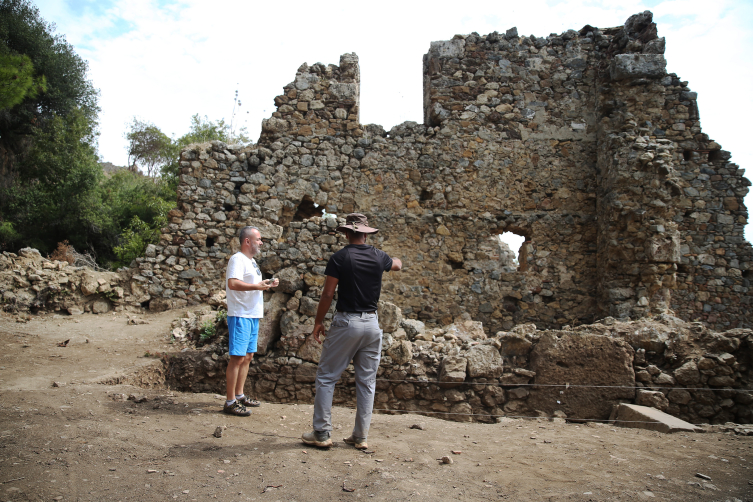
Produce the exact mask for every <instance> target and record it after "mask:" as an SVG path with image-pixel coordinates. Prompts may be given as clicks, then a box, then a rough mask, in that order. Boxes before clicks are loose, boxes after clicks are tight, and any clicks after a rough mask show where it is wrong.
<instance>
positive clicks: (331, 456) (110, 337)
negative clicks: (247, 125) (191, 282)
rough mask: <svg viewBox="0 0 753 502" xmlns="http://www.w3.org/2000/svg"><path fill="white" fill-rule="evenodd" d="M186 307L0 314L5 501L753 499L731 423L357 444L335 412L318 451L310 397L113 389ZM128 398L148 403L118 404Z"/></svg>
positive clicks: (752, 460) (139, 367)
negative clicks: (246, 402) (238, 405)
mask: <svg viewBox="0 0 753 502" xmlns="http://www.w3.org/2000/svg"><path fill="white" fill-rule="evenodd" d="M179 314H180V313H179V312H176V311H173V312H166V313H162V314H155V315H146V316H142V318H144V319H146V320H148V321H149V324H143V325H127V324H126V317H125V315H123V314H118V315H112V314H108V315H99V316H97V315H92V314H84V315H82V316H77V317H71V316H57V315H51V314H45V315H40V316H32V320H31V321H29V322H27V323H18V322H16V320H15V316H10V315H6V314H4V315H3V316H0V340H1V341H2V346H3V348H4V350H3V351H2V352H3V353H2V357H1V358H0V391H1V395H0V501H5V500H63V501H65V500H80V501H90V500H91V501H95V500H113V501H118V500H123V501H125V500H145V501H151V500H172V499H176V500H183V501H194V500H215V499H216V500H228V501H236V500H237V501H245V500H259V501H264V500H267V501H278V500H280V501H282V500H284V501H293V500H295V501H308V500H311V501H319V500H322V501H324V500H327V501H330V500H344V501H353V500H369V499H373V500H460V499H463V500H515V501H517V500H534V501H537V500H573V501H588V500H592V501H602V500H649V499H654V500H676V501H694V500H698V501H716V500H718V501H734V500H735V499H738V500H742V501H753V470H752V469H751V467H753V437H739V436H735V435H732V434H731V433H725V434H722V433H707V434H673V435H665V434H660V433H656V432H650V431H645V430H638V429H622V428H614V427H612V426H609V425H606V424H588V425H585V424H571V423H564V422H551V421H547V420H543V419H541V420H512V419H510V420H505V421H504V422H502V423H498V424H494V425H485V424H476V423H462V424H460V423H455V422H447V421H443V420H440V419H435V418H428V417H424V416H415V415H399V416H390V415H374V419H373V422H372V428H371V433H370V436H369V447H370V448H369V450H367V453H362V452H359V451H356V450H354V449H353V448H352V447H349V446H347V445H345V444H344V443H342V442H341V438H343V437H345V436H347V435H348V434H349V428H350V427H351V424H352V419H353V411H352V410H349V409H346V408H336V409H335V410H334V412H333V421H334V424H335V428H336V430H335V431H334V436H333V439H336V440H337V442H336V446H335V447H333V448H331V449H329V450H319V449H316V448H311V447H306V446H304V445H302V444H301V443H300V441H299V439H298V438H299V437H300V435H301V433H302V432H305V431H307V430H309V428H310V427H311V414H312V406H310V405H280V404H269V403H263V405H262V407H261V408H257V409H254V414H253V415H252V416H251V417H229V416H227V415H223V414H222V413H220V409H221V406H222V404H223V399H224V398H223V397H222V396H219V395H216V394H184V393H179V392H172V391H170V390H169V389H165V388H159V387H156V388H155V387H153V388H144V387H136V386H130V385H123V384H118V385H114V384H113V382H136V381H139V382H141V383H142V384H143V385H148V384H149V383H150V381H151V382H154V381H156V377H157V375H158V372H159V368H160V366H159V365H160V362H159V360H158V359H155V358H152V357H145V354H146V353H147V352H149V353H155V352H165V351H177V350H181V348H180V347H176V346H173V345H170V344H168V339H167V333H168V331H169V330H168V328H169V326H170V322H171V321H172V320H173V319H175V318H177V317H178V315H179ZM65 340H70V341H69V342H68V345H67V346H66V347H59V346H58V343H60V342H63V341H65ZM133 375H138V376H137V377H133ZM53 382H57V383H58V384H59V385H61V386H60V387H53ZM108 382H109V383H108ZM62 384H64V385H62ZM131 394H134V395H135V396H139V397H145V398H146V400H145V401H143V402H139V403H137V402H134V401H133V400H118V399H124V398H125V395H131ZM419 423H420V424H423V426H424V430H419V429H411V428H410V427H411V425H413V424H419ZM218 426H221V427H226V429H224V431H223V434H222V437H221V438H217V437H214V435H213V433H214V432H215V429H216V428H217V427H218ZM443 456H449V458H451V459H452V460H453V463H452V464H443V463H441V462H440V461H439V460H438V459H440V458H441V457H443ZM697 473H700V474H703V475H705V476H707V477H708V478H709V479H705V478H701V477H698V476H697Z"/></svg>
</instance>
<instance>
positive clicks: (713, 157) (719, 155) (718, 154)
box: [709, 150, 722, 162]
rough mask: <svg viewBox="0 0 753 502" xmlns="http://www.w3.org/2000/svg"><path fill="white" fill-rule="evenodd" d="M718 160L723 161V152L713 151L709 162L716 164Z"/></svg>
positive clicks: (710, 153)
mask: <svg viewBox="0 0 753 502" xmlns="http://www.w3.org/2000/svg"><path fill="white" fill-rule="evenodd" d="M717 160H722V151H721V150H711V151H710V152H709V162H716V161H717Z"/></svg>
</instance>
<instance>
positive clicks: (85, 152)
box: [2, 111, 108, 252]
mask: <svg viewBox="0 0 753 502" xmlns="http://www.w3.org/2000/svg"><path fill="white" fill-rule="evenodd" d="M94 136H95V131H93V129H92V125H91V122H90V121H88V120H87V119H86V117H85V116H84V114H83V113H82V112H77V111H74V112H71V113H69V114H67V115H65V116H58V117H54V118H52V119H50V120H49V121H48V122H47V124H46V126H45V128H44V129H41V130H39V131H38V132H37V133H36V134H35V136H34V142H33V143H32V145H31V148H30V150H29V151H28V152H27V153H26V155H25V156H24V159H23V161H22V164H21V169H20V172H19V175H18V176H17V178H16V179H15V180H14V182H13V184H12V185H11V186H10V187H9V188H8V189H6V190H4V195H5V200H4V204H3V207H2V214H3V216H4V217H5V218H6V219H7V220H9V221H10V222H11V223H12V224H13V227H14V229H15V231H16V232H17V233H18V234H19V236H18V238H17V239H16V240H18V241H20V242H19V243H23V245H26V246H32V247H36V248H37V249H39V250H40V251H42V252H51V251H52V250H54V249H55V247H56V245H57V243H58V242H62V241H63V240H66V239H67V240H69V241H70V242H71V244H72V245H73V246H74V247H76V248H77V249H92V250H95V252H99V251H102V250H103V249H102V246H100V245H98V244H99V242H100V241H101V236H102V233H103V231H104V230H105V228H106V227H107V226H108V225H107V223H108V220H107V216H106V214H105V212H104V211H103V210H102V202H101V197H100V192H99V184H100V181H101V179H102V177H103V174H102V169H101V168H100V167H99V164H98V163H97V156H96V155H95V152H94V147H93V146H92V145H93V137H94ZM4 244H5V245H6V246H7V245H8V244H9V243H8V242H5V243H4Z"/></svg>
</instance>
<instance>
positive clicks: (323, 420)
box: [314, 312, 382, 438]
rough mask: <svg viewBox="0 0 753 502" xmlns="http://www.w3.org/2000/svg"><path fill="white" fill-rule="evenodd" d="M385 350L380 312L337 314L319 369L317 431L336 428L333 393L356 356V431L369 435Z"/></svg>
mask: <svg viewBox="0 0 753 502" xmlns="http://www.w3.org/2000/svg"><path fill="white" fill-rule="evenodd" d="M381 353H382V330H381V329H379V320H378V318H377V315H376V314H367V313H360V314H358V313H343V312H337V313H336V314H335V316H334V317H333V318H332V324H331V325H330V328H329V331H328V332H327V337H326V338H325V340H324V347H323V348H322V356H321V358H320V359H319V368H318V369H317V371H316V398H315V399H314V430H315V431H328V432H329V431H332V396H333V394H334V392H335V384H336V383H337V381H338V380H340V375H342V372H343V371H345V368H347V367H348V364H350V361H351V360H352V361H353V367H354V369H355V373H356V424H355V427H354V428H353V435H354V436H355V437H358V438H365V437H367V435H368V433H369V425H371V412H372V410H373V408H374V391H375V390H376V375H377V370H378V369H379V359H380V356H381Z"/></svg>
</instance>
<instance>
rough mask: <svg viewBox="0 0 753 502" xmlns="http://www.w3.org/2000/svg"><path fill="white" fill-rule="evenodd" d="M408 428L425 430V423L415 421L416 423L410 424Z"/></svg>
mask: <svg viewBox="0 0 753 502" xmlns="http://www.w3.org/2000/svg"><path fill="white" fill-rule="evenodd" d="M410 428H411V429H418V430H420V431H425V430H426V423H424V422H419V423H417V424H413V425H411V426H410Z"/></svg>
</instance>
